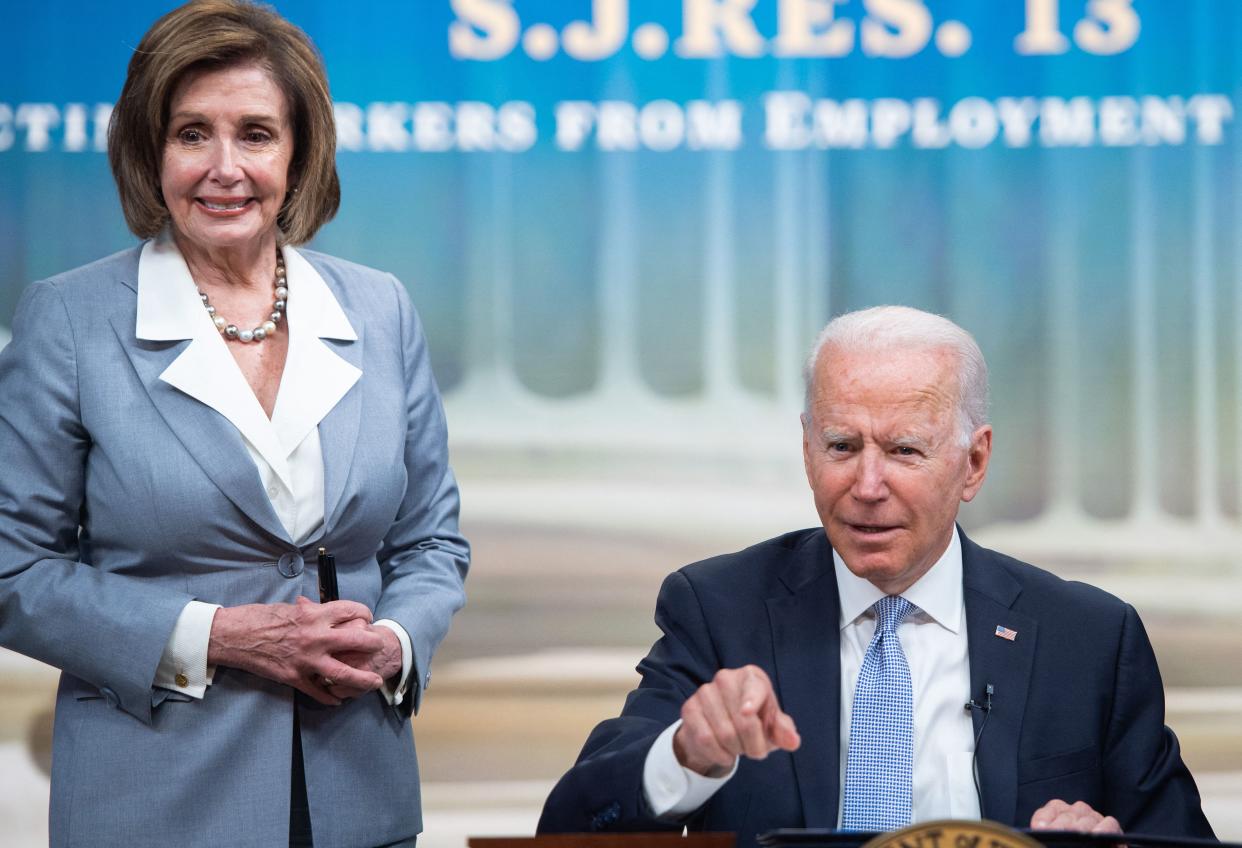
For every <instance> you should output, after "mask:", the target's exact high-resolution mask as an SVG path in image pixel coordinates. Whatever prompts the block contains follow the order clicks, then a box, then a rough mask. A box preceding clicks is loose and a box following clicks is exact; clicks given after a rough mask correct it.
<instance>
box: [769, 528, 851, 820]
mask: <svg viewBox="0 0 1242 848" xmlns="http://www.w3.org/2000/svg"><path fill="white" fill-rule="evenodd" d="M793 556H795V557H796V560H795V562H794V563H793V564H792V565H791V566H790V568H789V569H788V571H787V572H786V574H785V575H784V576H782V578H781V579H782V582H784V583H785V585H786V588H788V589H789V591H790V594H788V595H783V596H781V597H777V598H771V599H769V600H768V602H767V607H768V618H769V622H770V624H771V627H772V643H773V649H774V654H775V663H776V681H775V685H776V689H777V692H778V696H779V698H780V701H781V706H782V708H783V709H784V710H785V712H787V713H789V714H790V715H792V716H796V719H795V721H796V722H797V725H798V733H799V734H800V735H801V737H802V745H801V747H799V748H798V750H797V751H795V752H794V754H793V761H794V771H795V773H796V774H797V778H798V793H799V795H800V796H801V800H802V810H803V815H804V816H805V818H806V826H807V827H823V828H833V827H836V824H837V806H838V803H839V796H840V786H839V784H840V774H839V772H840V766H839V763H840V759H841V757H840V723H841V712H840V709H841V707H840V699H841V649H840V638H841V634H840V628H839V626H838V625H839V616H840V613H839V606H840V604H839V601H838V599H837V581H836V577H835V575H834V574H833V569H832V555H831V552H830V549H829V547H828V542H827V537H826V536H825V535H824V534H823V533H822V532H821V533H816V534H814V535H813V536H812V538H811V539H809V540H808V541H807V542H806V543H805V544H804V545H803V547H802V548H801V549H800V550H798V551H796V552H795V553H794V554H793Z"/></svg>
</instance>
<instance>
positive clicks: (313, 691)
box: [207, 597, 401, 706]
mask: <svg viewBox="0 0 1242 848" xmlns="http://www.w3.org/2000/svg"><path fill="white" fill-rule="evenodd" d="M207 663H208V665H217V666H231V667H233V668H240V669H243V670H245V671H249V672H251V673H252V674H257V675H259V676H260V677H265V678H267V679H269V680H274V681H276V682H277V683H283V684H286V685H288V686H292V687H293V688H294V689H297V690H298V691H299V692H304V693H306V694H307V695H309V696H310V697H311V698H314V699H315V700H316V701H318V702H319V703H321V704H327V705H330V706H336V705H339V704H340V703H342V702H343V701H344V700H346V699H347V698H352V697H356V696H358V695H361V694H364V693H366V692H372V691H375V690H377V689H379V688H380V687H382V686H383V685H384V681H385V680H387V679H388V678H390V677H392V676H394V675H396V674H397V673H398V672H400V671H401V645H400V642H399V641H398V639H397V636H396V634H395V633H393V631H392V630H391V629H389V628H387V627H384V626H382V625H381V626H376V625H375V624H372V620H371V610H369V609H368V608H367V607H366V606H364V605H363V604H360V603H357V602H355V601H331V602H329V603H326V604H318V603H315V602H313V601H311V600H309V599H308V598H305V597H299V598H298V599H297V602H296V603H292V604H245V605H243V606H236V607H221V608H220V609H218V610H217V611H216V615H215V618H214V620H213V621H212V625H211V639H210V641H209V643H208V648H207Z"/></svg>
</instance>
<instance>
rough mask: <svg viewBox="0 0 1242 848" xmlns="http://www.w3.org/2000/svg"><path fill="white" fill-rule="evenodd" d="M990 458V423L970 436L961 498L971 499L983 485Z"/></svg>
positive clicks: (964, 499)
mask: <svg viewBox="0 0 1242 848" xmlns="http://www.w3.org/2000/svg"><path fill="white" fill-rule="evenodd" d="M991 458H992V425H991V424H984V425H983V426H982V427H979V428H978V429H977V430H975V432H974V433H973V434H972V435H971V437H970V446H969V447H968V448H967V449H966V482H965V484H964V485H963V486H962V500H963V501H967V502H969V501H972V500H974V497H975V495H977V494H978V493H979V489H980V488H982V487H983V478H984V477H986V476H987V474H988V461H989V460H991Z"/></svg>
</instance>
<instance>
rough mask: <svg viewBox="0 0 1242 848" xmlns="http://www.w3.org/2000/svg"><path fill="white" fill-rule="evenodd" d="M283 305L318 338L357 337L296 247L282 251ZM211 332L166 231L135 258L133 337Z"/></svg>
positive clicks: (163, 338)
mask: <svg viewBox="0 0 1242 848" xmlns="http://www.w3.org/2000/svg"><path fill="white" fill-rule="evenodd" d="M281 252H282V253H283V254H284V257H285V272H286V274H287V275H288V279H289V286H290V288H293V289H295V290H296V291H297V293H298V295H297V297H295V298H292V299H291V300H290V301H289V312H290V316H291V317H294V318H296V321H297V323H298V327H299V329H304V330H305V331H306V332H307V333H308V334H309V335H310V336H312V337H318V338H321V339H340V340H343V341H357V339H358V334H357V333H356V332H355V331H354V327H353V325H352V324H350V323H349V318H347V317H346V315H345V310H343V309H342V308H341V304H340V303H339V302H338V301H337V299H336V297H335V296H334V295H333V294H332V290H331V289H330V288H328V284H327V282H325V281H324V278H323V277H322V276H321V275H320V274H319V272H318V271H316V270H315V266H313V265H311V264H310V263H309V262H307V261H306V259H305V257H303V256H302V254H301V253H299V252H298V251H297V250H296V249H294V248H292V247H288V246H286V247H283V248H281ZM216 333H217V330H216V327H215V324H213V323H212V322H211V318H210V317H209V316H208V314H207V310H205V309H204V308H203V304H202V300H201V298H199V296H198V287H197V286H196V285H195V283H194V279H193V277H191V276H190V268H189V266H188V265H186V263H185V259H184V257H182V255H181V251H179V250H178V249H177V245H176V243H175V242H174V241H173V239H172V236H171V235H170V234H169V232H168V230H165V231H164V232H162V233H160V235H158V236H157V237H156V238H154V239H152V240H151V241H149V242H147V243H146V244H145V245H143V248H142V254H141V256H140V257H139V259H138V316H137V327H136V335H137V336H138V338H140V339H144V340H146V341H174V340H178V341H179V340H181V339H196V338H202V337H204V336H210V335H215V334H216Z"/></svg>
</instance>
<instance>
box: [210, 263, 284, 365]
mask: <svg viewBox="0 0 1242 848" xmlns="http://www.w3.org/2000/svg"><path fill="white" fill-rule="evenodd" d="M275 284H276V300H275V301H274V302H273V303H272V314H271V315H269V316H267V320H266V321H264V322H263V323H262V324H260V325H259V326H257V327H255V328H254V329H253V330H239V329H237V325H236V324H230V323H229V322H228V321H225V320H224V316H222V315H217V314H216V308H215V307H214V306H212V305H211V303H210V302H209V301H208V300H207V293H206V292H204V291H199V293H198V297H199V299H200V300H202V301H203V307H204V308H205V309H206V310H207V314H208V315H210V316H211V323H213V324H215V325H216V329H217V330H219V331H220V335H222V336H224V337H225V338H226V339H237V340H238V341H239V342H261V341H263V340H264V339H266V338H267V337H268V336H274V335H276V325H277V324H279V323H280V319H281V318H283V317H284V314H285V303H286V301H288V300H289V284H288V282H287V281H286V280H285V258H284V257H283V256H281V255H280V251H279V250H277V251H276V280H275Z"/></svg>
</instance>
